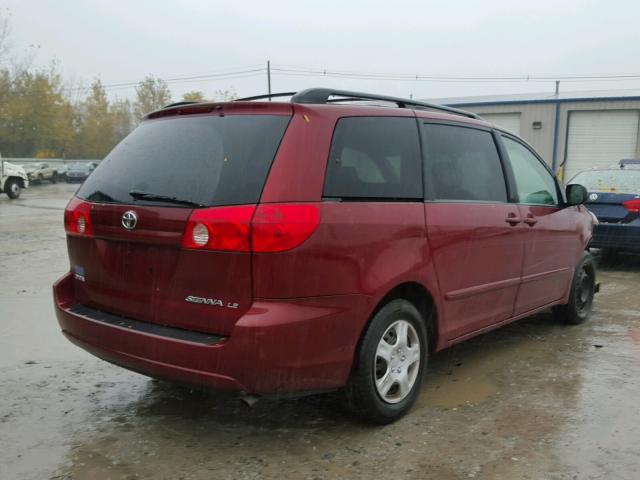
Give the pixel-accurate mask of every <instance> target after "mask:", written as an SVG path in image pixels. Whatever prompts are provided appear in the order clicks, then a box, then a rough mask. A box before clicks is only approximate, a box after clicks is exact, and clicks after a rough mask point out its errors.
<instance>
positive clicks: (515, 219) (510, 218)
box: [505, 212, 522, 227]
mask: <svg viewBox="0 0 640 480" xmlns="http://www.w3.org/2000/svg"><path fill="white" fill-rule="evenodd" d="M505 222H507V223H508V224H509V225H511V226H512V227H513V226H515V225H517V224H519V223H520V222H522V219H521V218H520V217H519V216H517V215H516V214H515V213H513V212H510V213H509V214H507V218H505Z"/></svg>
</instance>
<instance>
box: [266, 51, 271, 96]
mask: <svg viewBox="0 0 640 480" xmlns="http://www.w3.org/2000/svg"><path fill="white" fill-rule="evenodd" d="M267 92H268V93H269V101H271V60H267Z"/></svg>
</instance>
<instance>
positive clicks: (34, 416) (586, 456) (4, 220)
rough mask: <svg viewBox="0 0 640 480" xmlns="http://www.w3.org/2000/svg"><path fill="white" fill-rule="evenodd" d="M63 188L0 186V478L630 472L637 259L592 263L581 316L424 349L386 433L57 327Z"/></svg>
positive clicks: (318, 404) (637, 391)
mask: <svg viewBox="0 0 640 480" xmlns="http://www.w3.org/2000/svg"><path fill="white" fill-rule="evenodd" d="M76 188H77V186H72V185H65V184H58V185H48V184H45V185H39V186H35V185H34V186H33V187H32V188H30V189H29V190H27V191H26V192H24V193H23V196H22V198H21V199H19V200H17V201H10V200H8V199H7V197H6V196H4V195H3V196H0V272H1V273H0V385H1V388H2V394H1V395H0V479H26V480H28V479H43V478H60V479H106V478H110V479H138V478H149V479H210V478H223V479H225V478H277V479H288V478H291V479H305V478H308V479H325V478H327V479H329V478H356V479H357V478H363V479H364V478H372V477H373V476H377V477H380V478H391V477H393V478H433V479H440V480H446V479H462V478H479V479H509V480H510V479H580V480H582V479H591V478H593V479H596V478H608V479H630V480H631V479H633V480H635V479H637V478H640V421H639V418H640V417H639V412H640V407H639V406H638V400H639V399H640V295H638V286H640V257H636V256H620V258H619V259H618V261H617V262H616V263H614V264H609V265H601V266H600V272H599V281H600V282H602V290H601V293H600V294H599V295H598V297H597V301H596V304H595V311H594V315H593V317H592V320H591V321H590V322H589V323H587V324H585V325H581V326H577V327H565V326H561V325H558V324H556V323H555V322H554V321H553V319H552V317H551V315H550V314H542V315H538V316H535V317H532V318H529V319H525V320H523V321H520V322H517V323H516V324H513V325H510V326H507V327H504V328H502V329H499V330H497V331H494V332H491V333H489V334H485V335H482V336H480V337H477V338H475V339H472V340H470V341H468V342H465V343H464V344H461V345H458V346H456V347H453V348H451V349H448V350H446V351H443V352H440V353H438V354H437V355H435V356H434V357H433V358H432V359H431V361H430V371H429V373H428V375H427V379H426V384H425V385H424V391H423V392H422V395H421V397H420V399H419V401H418V404H417V405H416V407H415V408H414V410H413V411H412V412H411V413H410V414H409V415H408V416H407V417H405V418H404V419H402V420H401V421H399V422H397V423H396V424H394V425H389V426H386V427H375V428H374V427H369V426H365V425H362V424H360V423H358V422H356V421H354V420H353V419H352V418H351V417H350V416H349V415H348V413H346V412H345V411H344V408H343V407H342V404H341V402H340V397H339V395H325V396H314V397H307V398H302V399H297V400H261V401H259V402H258V403H256V404H255V405H254V406H253V407H251V408H249V407H247V406H246V405H244V404H243V403H241V402H240V401H239V400H238V397H237V396H235V395H230V394H221V393H204V392H199V391H190V390H188V389H184V388H181V387H177V386H174V385H171V384H168V383H164V382H159V381H155V380H151V379H148V378H146V377H144V376H141V375H138V374H135V373H131V372H128V371H126V370H123V369H121V368H118V367H116V366H113V365H110V364H107V363H105V362H102V361H100V360H98V359H96V358H94V357H92V356H91V355H89V354H88V353H85V352H84V351H82V350H80V349H78V348H76V347H74V346H73V345H71V344H70V343H69V342H67V341H66V340H65V339H64V338H63V336H62V335H61V334H60V332H59V329H58V325H57V323H56V320H55V317H54V314H53V306H52V301H51V284H52V283H53V282H54V281H55V280H56V279H57V278H58V277H59V276H61V275H62V274H63V273H64V272H65V271H66V270H67V269H68V263H67V257H66V245H65V240H64V230H63V227H62V210H63V208H64V205H65V204H66V201H67V200H68V198H69V197H70V196H71V195H72V193H73V192H74V190H75V189H76Z"/></svg>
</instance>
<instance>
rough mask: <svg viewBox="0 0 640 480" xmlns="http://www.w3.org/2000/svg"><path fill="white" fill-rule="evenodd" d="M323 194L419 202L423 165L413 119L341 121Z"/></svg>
mask: <svg viewBox="0 0 640 480" xmlns="http://www.w3.org/2000/svg"><path fill="white" fill-rule="evenodd" d="M324 196H325V197H337V198H353V199H358V198H360V199H396V200H402V199H407V200H410V199H422V164H421V160H420V143H419V138H418V128H417V126H416V121H415V119H413V118H398V117H350V118H342V119H340V120H339V121H338V123H337V125H336V129H335V132H334V134H333V141H332V144H331V151H330V153H329V162H328V165H327V174H326V179H325V186H324Z"/></svg>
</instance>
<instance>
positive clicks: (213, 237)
mask: <svg viewBox="0 0 640 480" xmlns="http://www.w3.org/2000/svg"><path fill="white" fill-rule="evenodd" d="M255 208H256V207H255V205H239V206H237V207H212V208H204V209H197V210H194V211H193V212H192V213H191V216H190V217H189V220H188V222H187V226H186V228H185V230H184V233H183V235H182V246H183V247H184V248H195V249H203V250H222V251H232V252H248V251H249V250H250V245H249V240H250V235H249V229H250V227H251V217H252V216H253V211H254V210H255Z"/></svg>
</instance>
